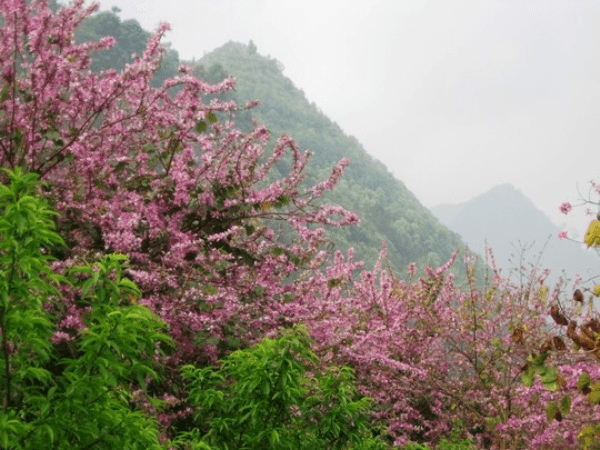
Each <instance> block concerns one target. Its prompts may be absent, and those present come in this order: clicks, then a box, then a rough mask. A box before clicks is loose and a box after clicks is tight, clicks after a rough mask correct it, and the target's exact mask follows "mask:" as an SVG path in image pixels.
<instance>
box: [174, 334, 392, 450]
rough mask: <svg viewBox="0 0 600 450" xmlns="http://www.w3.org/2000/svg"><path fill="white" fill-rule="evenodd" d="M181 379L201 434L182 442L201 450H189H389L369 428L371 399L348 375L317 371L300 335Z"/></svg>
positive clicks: (348, 372)
mask: <svg viewBox="0 0 600 450" xmlns="http://www.w3.org/2000/svg"><path fill="white" fill-rule="evenodd" d="M183 373H184V378H185V379H186V380H187V381H188V383H189V393H190V394H189V397H190V401H191V404H192V405H193V406H194V407H195V415H194V417H195V420H196V422H197V424H198V427H197V428H196V429H195V430H194V431H193V432H190V433H186V434H184V435H182V436H181V437H180V439H179V444H180V445H184V444H185V443H186V442H188V443H189V442H190V440H192V441H198V440H201V442H202V443H203V444H202V445H204V446H200V447H198V445H200V444H198V443H196V447H193V448H211V449H256V448H261V449H290V450H292V449H294V450H298V449H349V448H353V449H378V448H386V446H385V445H384V444H383V442H382V441H380V440H379V439H377V438H375V437H374V436H373V434H372V431H371V430H370V429H369V421H368V417H367V413H368V411H369V410H370V399H369V398H366V397H362V396H360V395H359V394H358V392H357V390H356V388H355V386H354V384H353V374H352V370H351V369H350V368H348V367H342V368H332V367H329V368H327V369H326V370H323V371H321V370H319V360H318V358H317V357H316V356H315V354H314V353H313V352H312V351H311V350H310V339H309V337H308V334H307V332H306V331H305V330H303V329H302V328H296V329H294V330H291V331H289V332H287V333H286V334H284V335H283V336H282V337H280V338H279V339H275V340H273V339H264V340H263V341H262V342H260V343H259V344H258V345H256V346H254V347H251V348H249V349H246V350H239V351H236V352H234V353H232V354H231V355H229V356H228V357H226V358H225V359H224V360H223V361H222V364H221V366H220V367H219V368H212V367H206V368H202V369H198V368H195V367H193V366H186V367H184V369H183ZM203 424H207V427H203ZM182 448H190V447H182Z"/></svg>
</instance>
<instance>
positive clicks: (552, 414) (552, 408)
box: [546, 402, 558, 422]
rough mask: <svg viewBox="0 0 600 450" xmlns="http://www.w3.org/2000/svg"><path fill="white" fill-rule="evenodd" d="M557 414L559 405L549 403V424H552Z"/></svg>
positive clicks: (547, 409) (547, 410) (547, 414)
mask: <svg viewBox="0 0 600 450" xmlns="http://www.w3.org/2000/svg"><path fill="white" fill-rule="evenodd" d="M557 412H558V405H557V404H556V403H554V402H550V403H548V406H546V417H547V418H548V422H552V421H553V420H554V418H555V417H556V413H557Z"/></svg>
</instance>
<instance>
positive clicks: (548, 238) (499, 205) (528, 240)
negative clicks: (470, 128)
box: [432, 184, 599, 280]
mask: <svg viewBox="0 0 600 450" xmlns="http://www.w3.org/2000/svg"><path fill="white" fill-rule="evenodd" d="M432 212H433V213H434V214H435V215H436V216H437V217H438V218H439V219H440V221H441V222H442V223H444V224H445V225H447V226H448V228H450V229H451V230H454V231H456V232H457V233H459V234H460V235H461V236H462V237H463V239H464V240H465V241H466V242H467V243H468V244H469V247H470V248H471V249H472V250H473V251H475V252H477V253H480V254H483V252H484V248H485V245H486V242H487V243H488V244H489V245H490V246H491V247H492V250H493V251H494V254H495V258H496V261H497V263H498V265H499V266H500V267H502V268H503V273H505V274H507V273H508V271H509V269H511V268H514V267H518V266H519V265H521V264H526V265H528V264H536V265H538V266H539V267H541V268H549V269H550V270H551V279H552V280H556V279H557V278H558V276H560V275H561V274H563V271H564V273H565V274H566V275H567V276H568V277H574V276H575V275H576V274H578V273H579V274H581V275H583V276H584V278H586V275H587V274H588V272H590V270H591V269H594V272H597V270H596V269H597V265H598V262H599V260H598V256H597V254H596V253H595V251H593V250H584V249H583V248H582V246H581V245H577V244H576V243H574V242H571V241H559V240H558V239H557V235H558V233H559V231H560V230H559V229H558V227H556V225H554V224H553V223H552V222H551V221H550V219H549V218H548V217H547V216H546V215H544V213H542V212H541V211H540V210H538V209H537V208H536V207H535V205H534V204H533V203H532V202H531V200H529V199H528V198H527V197H525V196H524V195H523V193H522V192H521V191H519V190H517V189H515V188H514V187H513V186H511V185H509V184H504V185H501V186H496V187H494V188H493V189H491V190H490V191H488V192H486V193H484V194H482V195H479V196H477V197H475V198H474V199H472V200H470V201H468V202H465V203H461V204H459V205H439V206H436V207H434V208H432Z"/></svg>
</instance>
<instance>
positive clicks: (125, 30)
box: [76, 9, 179, 86]
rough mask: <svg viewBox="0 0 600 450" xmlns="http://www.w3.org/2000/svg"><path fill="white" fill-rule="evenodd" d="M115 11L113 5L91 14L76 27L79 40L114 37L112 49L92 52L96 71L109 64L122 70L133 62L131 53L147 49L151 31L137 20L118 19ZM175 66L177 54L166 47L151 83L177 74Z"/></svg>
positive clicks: (177, 58)
mask: <svg viewBox="0 0 600 450" xmlns="http://www.w3.org/2000/svg"><path fill="white" fill-rule="evenodd" d="M118 12H119V10H118V9H117V10H115V9H113V10H112V11H102V12H99V13H97V14H94V15H93V16H91V17H89V18H88V19H86V20H85V21H84V23H83V24H82V25H81V27H79V28H78V29H77V33H76V39H77V42H79V43H81V42H88V41H99V40H100V38H102V37H105V36H112V37H113V38H114V39H115V41H116V43H115V46H114V47H113V48H112V49H110V50H107V51H103V52H100V53H96V54H95V55H94V58H93V62H92V69H93V70H95V71H99V70H106V69H109V68H112V69H116V70H122V69H123V68H124V67H125V65H126V64H129V63H131V62H133V55H137V56H141V55H142V54H143V53H144V50H145V49H146V42H147V41H148V38H149V37H150V32H148V31H146V30H144V29H143V28H142V27H141V25H140V24H139V22H138V21H137V20H134V19H130V20H125V21H121V19H120V18H119V15H118ZM178 66H179V55H178V54H177V52H176V51H175V50H172V49H170V48H167V50H166V51H165V54H164V57H163V59H162V61H161V66H160V69H159V70H158V72H157V74H156V76H155V77H154V79H153V80H152V84H153V85H155V86H160V85H162V83H163V81H164V80H166V79H167V78H170V77H173V76H175V75H177V69H178Z"/></svg>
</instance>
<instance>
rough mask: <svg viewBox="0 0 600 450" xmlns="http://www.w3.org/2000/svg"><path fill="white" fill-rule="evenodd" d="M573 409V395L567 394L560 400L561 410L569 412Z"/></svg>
mask: <svg viewBox="0 0 600 450" xmlns="http://www.w3.org/2000/svg"><path fill="white" fill-rule="evenodd" d="M570 411H571V397H569V396H568V395H565V396H564V397H563V398H562V399H561V401H560V412H561V413H563V414H568V413H569V412H570Z"/></svg>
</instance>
